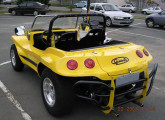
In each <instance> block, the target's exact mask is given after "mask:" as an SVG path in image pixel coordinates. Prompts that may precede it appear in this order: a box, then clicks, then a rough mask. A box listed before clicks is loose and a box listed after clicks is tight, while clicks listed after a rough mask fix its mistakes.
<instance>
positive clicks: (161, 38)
mask: <svg viewBox="0 0 165 120" xmlns="http://www.w3.org/2000/svg"><path fill="white" fill-rule="evenodd" d="M119 32H123V33H127V34H132V35H137V36H143V37H148V38H153V39H158V40H163V39H162V38H157V37H152V36H148V35H143V34H137V33H132V32H125V31H121V30H120V31H119Z"/></svg>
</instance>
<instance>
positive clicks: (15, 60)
mask: <svg viewBox="0 0 165 120" xmlns="http://www.w3.org/2000/svg"><path fill="white" fill-rule="evenodd" d="M10 60H11V64H12V66H13V68H14V70H15V71H22V70H23V68H24V64H23V63H22V61H21V60H20V58H19V56H18V53H17V49H16V47H15V45H14V44H13V45H12V46H11V48H10Z"/></svg>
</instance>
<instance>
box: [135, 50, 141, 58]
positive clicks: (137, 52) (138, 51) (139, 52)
mask: <svg viewBox="0 0 165 120" xmlns="http://www.w3.org/2000/svg"><path fill="white" fill-rule="evenodd" d="M136 54H137V56H139V57H140V58H142V57H143V53H142V52H141V51H140V50H136Z"/></svg>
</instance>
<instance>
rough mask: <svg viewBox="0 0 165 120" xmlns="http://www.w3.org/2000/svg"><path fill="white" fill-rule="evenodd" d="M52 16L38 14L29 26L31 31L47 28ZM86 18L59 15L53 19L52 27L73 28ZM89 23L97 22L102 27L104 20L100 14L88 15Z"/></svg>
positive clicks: (54, 28) (55, 28) (57, 28)
mask: <svg viewBox="0 0 165 120" xmlns="http://www.w3.org/2000/svg"><path fill="white" fill-rule="evenodd" d="M53 18H54V16H38V17H37V18H36V19H35V21H34V23H33V25H32V27H31V31H45V30H48V29H49V24H50V21H51V20H52V19H53ZM86 19H87V18H86V17H60V18H57V19H56V20H55V21H54V23H53V26H52V29H53V30H59V29H75V28H78V27H79V26H80V24H82V23H85V22H86ZM90 23H97V24H98V26H100V27H103V23H104V20H103V17H102V16H90Z"/></svg>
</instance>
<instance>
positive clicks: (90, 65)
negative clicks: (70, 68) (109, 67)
mask: <svg viewBox="0 0 165 120" xmlns="http://www.w3.org/2000/svg"><path fill="white" fill-rule="evenodd" d="M84 64H85V66H86V67H87V68H93V67H94V66H95V62H94V60H92V59H90V58H88V59H86V60H85V62H84Z"/></svg>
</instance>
